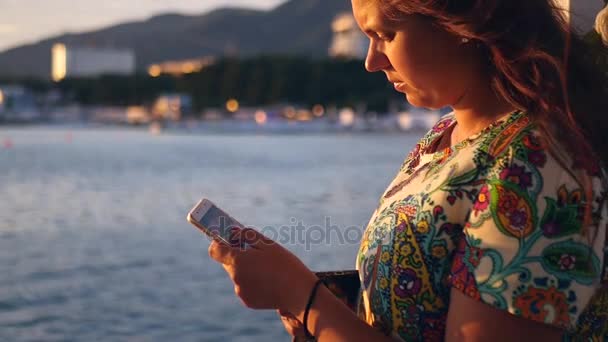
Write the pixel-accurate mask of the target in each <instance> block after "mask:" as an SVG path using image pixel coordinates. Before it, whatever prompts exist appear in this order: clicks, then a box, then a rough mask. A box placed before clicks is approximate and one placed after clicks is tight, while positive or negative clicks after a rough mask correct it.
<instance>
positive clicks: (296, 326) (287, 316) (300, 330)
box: [277, 310, 306, 338]
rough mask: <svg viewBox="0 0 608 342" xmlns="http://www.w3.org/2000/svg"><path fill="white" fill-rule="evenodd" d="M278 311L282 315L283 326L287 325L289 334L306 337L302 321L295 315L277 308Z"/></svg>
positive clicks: (286, 328)
mask: <svg viewBox="0 0 608 342" xmlns="http://www.w3.org/2000/svg"><path fill="white" fill-rule="evenodd" d="M277 312H278V314H279V316H280V317H281V322H283V326H285V330H287V333H288V334H289V335H291V336H293V337H300V338H304V337H305V336H306V332H305V330H304V326H303V325H302V322H300V321H298V319H297V318H296V317H295V316H294V315H292V314H291V313H289V312H284V311H281V310H277Z"/></svg>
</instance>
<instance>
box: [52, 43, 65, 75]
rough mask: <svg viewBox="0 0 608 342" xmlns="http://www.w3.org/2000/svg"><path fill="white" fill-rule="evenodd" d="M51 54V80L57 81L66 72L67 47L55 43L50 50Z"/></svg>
mask: <svg viewBox="0 0 608 342" xmlns="http://www.w3.org/2000/svg"><path fill="white" fill-rule="evenodd" d="M51 55H52V60H53V62H52V70H51V76H52V78H53V81H55V82H59V81H61V80H62V79H64V78H65V76H66V74H67V63H68V57H67V49H66V47H65V45H64V44H55V45H53V48H52V50H51Z"/></svg>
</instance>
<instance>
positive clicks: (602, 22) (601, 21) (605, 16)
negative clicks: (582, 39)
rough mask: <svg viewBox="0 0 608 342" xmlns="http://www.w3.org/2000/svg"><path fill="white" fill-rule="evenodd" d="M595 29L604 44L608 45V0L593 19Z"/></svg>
mask: <svg viewBox="0 0 608 342" xmlns="http://www.w3.org/2000/svg"><path fill="white" fill-rule="evenodd" d="M595 31H597V33H599V35H600V37H601V38H602V42H603V43H604V45H606V46H608V1H607V2H606V7H604V9H603V10H601V11H600V13H598V15H597V18H596V19H595Z"/></svg>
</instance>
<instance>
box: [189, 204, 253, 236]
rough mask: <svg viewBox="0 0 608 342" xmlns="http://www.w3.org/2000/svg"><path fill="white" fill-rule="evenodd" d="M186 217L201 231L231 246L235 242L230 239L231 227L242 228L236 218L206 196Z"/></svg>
mask: <svg viewBox="0 0 608 342" xmlns="http://www.w3.org/2000/svg"><path fill="white" fill-rule="evenodd" d="M187 219H188V222H190V223H192V224H193V225H194V226H195V227H197V228H198V229H200V230H201V231H202V232H203V233H205V234H207V235H208V236H210V237H213V238H217V239H219V240H220V241H222V242H225V243H226V244H228V245H231V246H233V245H234V244H235V242H234V241H232V239H231V230H232V229H233V228H240V229H243V228H244V226H243V225H242V224H240V223H239V222H238V221H237V220H235V219H234V218H232V217H231V216H230V215H228V214H226V213H225V212H224V211H223V210H222V209H220V208H218V207H217V206H216V205H215V204H213V202H211V201H210V200H208V199H206V198H203V199H201V200H200V201H199V202H198V203H197V204H196V205H195V206H194V208H192V210H190V212H189V213H188V217H187Z"/></svg>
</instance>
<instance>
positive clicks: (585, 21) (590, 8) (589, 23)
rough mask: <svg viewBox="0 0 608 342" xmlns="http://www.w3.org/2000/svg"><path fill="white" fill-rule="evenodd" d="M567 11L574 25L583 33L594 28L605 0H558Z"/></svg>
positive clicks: (567, 15)
mask: <svg viewBox="0 0 608 342" xmlns="http://www.w3.org/2000/svg"><path fill="white" fill-rule="evenodd" d="M556 2H557V3H558V5H559V6H561V7H562V8H564V10H565V11H566V17H567V18H568V20H570V23H571V24H572V26H573V27H574V28H575V29H576V30H577V31H578V32H579V33H582V34H585V33H587V32H590V31H591V30H593V25H594V23H595V17H596V16H597V14H598V13H599V12H600V10H601V9H602V8H604V6H605V4H604V1H603V0H556Z"/></svg>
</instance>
